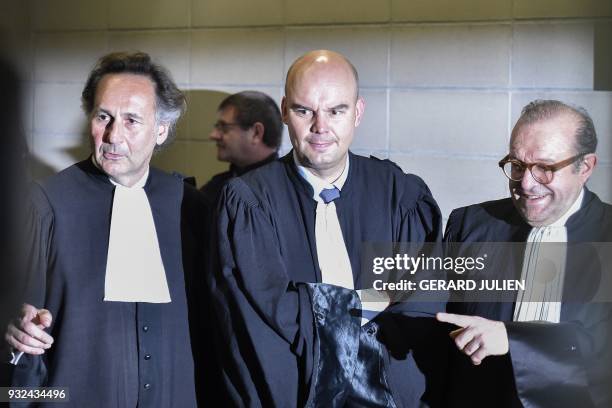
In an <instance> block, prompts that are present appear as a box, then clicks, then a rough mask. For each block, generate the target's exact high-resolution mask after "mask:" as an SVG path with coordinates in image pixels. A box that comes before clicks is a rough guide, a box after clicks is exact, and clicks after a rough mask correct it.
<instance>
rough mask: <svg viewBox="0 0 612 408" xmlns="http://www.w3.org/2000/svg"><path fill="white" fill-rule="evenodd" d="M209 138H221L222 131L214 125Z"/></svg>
mask: <svg viewBox="0 0 612 408" xmlns="http://www.w3.org/2000/svg"><path fill="white" fill-rule="evenodd" d="M208 138H209V139H210V140H215V141H217V140H221V131H220V130H219V129H217V128H216V127H213V128H212V130H211V131H210V133H209V134H208Z"/></svg>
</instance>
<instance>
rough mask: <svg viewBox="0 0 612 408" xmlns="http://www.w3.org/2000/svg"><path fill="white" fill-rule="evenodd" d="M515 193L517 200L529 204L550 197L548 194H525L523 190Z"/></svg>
mask: <svg viewBox="0 0 612 408" xmlns="http://www.w3.org/2000/svg"><path fill="white" fill-rule="evenodd" d="M514 195H515V197H516V199H517V200H523V201H525V202H526V203H528V204H531V203H533V204H535V203H538V202H540V201H542V200H544V199H545V198H546V197H548V194H525V193H521V192H517V193H514Z"/></svg>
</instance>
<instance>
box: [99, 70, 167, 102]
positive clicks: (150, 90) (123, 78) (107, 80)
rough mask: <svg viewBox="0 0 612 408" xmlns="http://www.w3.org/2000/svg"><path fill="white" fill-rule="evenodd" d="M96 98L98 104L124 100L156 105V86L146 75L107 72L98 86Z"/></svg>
mask: <svg viewBox="0 0 612 408" xmlns="http://www.w3.org/2000/svg"><path fill="white" fill-rule="evenodd" d="M94 100H95V104H96V105H99V104H100V103H102V102H106V103H110V102H112V103H122V102H123V103H133V104H137V105H140V106H152V107H155V105H156V94H155V86H154V84H153V81H151V79H149V78H148V77H146V76H144V75H137V74H124V73H121V74H106V75H104V76H103V77H102V79H100V82H99V83H98V86H97V87H96V93H95V97H94Z"/></svg>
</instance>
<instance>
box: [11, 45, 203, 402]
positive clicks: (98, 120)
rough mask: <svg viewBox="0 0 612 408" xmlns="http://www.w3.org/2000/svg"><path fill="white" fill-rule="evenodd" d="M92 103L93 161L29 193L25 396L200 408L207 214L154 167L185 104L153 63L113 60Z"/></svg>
mask: <svg viewBox="0 0 612 408" xmlns="http://www.w3.org/2000/svg"><path fill="white" fill-rule="evenodd" d="M82 101H83V108H84V110H85V113H86V114H87V115H88V120H89V129H90V134H91V140H92V149H93V150H92V155H91V156H90V157H89V158H87V159H86V160H84V161H82V162H79V163H77V164H75V165H73V166H70V167H69V168H67V169H65V170H63V171H62V172H60V173H59V174H57V175H55V176H52V177H50V178H48V179H47V180H45V181H43V182H41V183H36V184H34V186H33V188H32V192H31V200H30V206H29V211H30V212H31V214H30V215H31V217H30V224H29V225H28V226H27V228H28V229H29V232H30V234H31V237H32V238H31V239H32V240H31V243H32V248H31V252H30V254H31V262H30V266H31V267H30V268H29V270H28V271H27V273H26V274H25V277H24V279H26V283H27V284H28V289H29V290H28V293H27V294H26V299H27V303H28V304H26V305H24V308H23V310H22V315H21V318H20V319H19V320H18V321H16V323H15V324H14V325H11V326H10V327H9V330H8V332H7V334H6V340H7V341H8V343H9V344H10V345H11V346H12V347H13V348H14V349H15V350H16V351H21V352H26V353H29V354H25V355H22V356H20V357H21V358H19V359H17V358H16V359H15V360H18V363H17V367H16V368H15V375H14V383H13V385H15V386H19V385H28V386H47V387H62V388H67V389H68V392H69V398H70V401H69V403H70V404H71V405H73V406H88V407H135V406H139V407H147V406H164V407H192V406H195V405H196V394H195V381H194V361H193V356H192V350H191V341H190V327H189V321H188V296H186V295H187V294H188V293H186V291H187V292H189V291H190V290H193V286H192V285H191V283H192V281H193V279H194V278H193V276H192V275H191V273H189V272H193V271H188V270H187V269H193V268H196V267H197V265H198V262H199V261H198V260H197V259H194V257H195V254H194V253H193V252H194V251H193V250H189V249H193V248H197V247H200V248H201V247H203V246H204V241H202V242H201V244H200V245H196V244H194V243H193V242H192V241H194V240H198V239H202V238H203V237H201V234H202V233H201V232H200V230H199V228H200V227H201V220H202V218H201V215H200V214H204V213H205V211H206V207H205V206H204V205H203V200H202V198H201V197H200V194H199V193H198V192H197V190H195V189H193V188H190V187H189V186H188V185H186V184H185V183H183V181H182V179H181V178H180V177H176V176H173V175H169V174H166V173H164V172H162V171H160V170H157V169H155V168H152V167H150V166H149V163H150V161H151V157H152V156H153V154H154V151H155V150H156V149H159V148H161V147H162V146H164V145H165V144H167V143H168V142H169V141H170V139H171V138H172V135H173V132H174V128H175V125H176V122H177V120H178V119H179V118H180V116H181V114H182V113H183V111H184V109H185V100H184V97H183V94H182V93H181V92H180V91H179V89H178V88H177V87H176V85H175V84H174V82H173V81H172V79H171V78H170V76H169V74H168V73H167V72H166V71H165V70H164V69H163V68H162V67H160V66H158V65H156V64H154V63H153V62H152V61H151V59H150V57H149V56H148V55H147V54H144V53H133V54H128V53H113V54H109V55H106V56H104V57H102V58H101V59H100V60H99V61H98V63H97V65H96V66H95V68H94V69H93V71H92V72H91V73H90V75H89V78H88V80H87V82H86V85H85V88H84V90H83V93H82ZM182 237H183V238H184V237H188V238H189V240H190V243H189V245H187V243H186V242H184V245H183V248H182V247H181V240H182ZM183 240H184V241H185V238H184V239H183ZM186 248H187V250H186ZM42 308H44V309H42ZM45 329H47V330H48V332H49V334H48V333H46V332H45ZM192 330H193V329H192ZM51 344H52V346H51ZM20 381H21V383H20Z"/></svg>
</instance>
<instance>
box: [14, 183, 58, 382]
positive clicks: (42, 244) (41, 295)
mask: <svg viewBox="0 0 612 408" xmlns="http://www.w3.org/2000/svg"><path fill="white" fill-rule="evenodd" d="M24 229H25V231H24V233H23V236H24V237H25V239H26V242H25V248H26V254H27V259H26V263H25V268H24V271H23V272H24V273H23V274H22V279H21V280H20V282H19V284H18V288H19V289H18V290H19V292H20V294H21V296H20V298H21V299H23V300H24V302H25V303H29V304H31V305H33V306H35V307H37V308H43V307H45V290H46V276H47V266H48V264H49V262H52V259H51V257H52V248H51V237H52V235H53V211H52V209H51V206H50V205H49V202H48V200H47V197H46V196H45V194H44V192H43V190H42V188H41V187H40V186H39V185H38V184H33V185H32V187H31V189H30V192H29V200H28V201H27V204H26V213H25V225H24ZM46 381H47V368H46V364H45V357H44V355H42V356H38V355H30V354H24V355H22V356H21V358H20V359H19V362H18V364H17V366H16V367H15V368H14V370H13V373H12V380H11V383H12V386H14V387H40V386H43V385H44V384H45V383H46Z"/></svg>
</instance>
